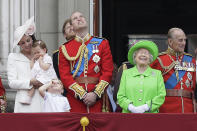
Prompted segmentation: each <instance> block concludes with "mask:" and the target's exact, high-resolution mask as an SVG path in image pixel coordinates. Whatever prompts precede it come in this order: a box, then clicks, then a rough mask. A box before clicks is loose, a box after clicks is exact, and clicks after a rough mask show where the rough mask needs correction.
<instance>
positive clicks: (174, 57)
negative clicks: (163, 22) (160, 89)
mask: <svg viewBox="0 0 197 131" xmlns="http://www.w3.org/2000/svg"><path fill="white" fill-rule="evenodd" d="M185 45H186V35H185V33H184V32H183V30H182V29H180V28H171V29H170V30H169V32H168V49H167V51H165V52H162V53H160V54H159V56H158V58H157V59H156V60H155V61H154V62H153V63H152V65H151V66H152V68H155V69H159V70H161V71H162V74H163V77H164V82H165V88H166V98H165V102H164V104H163V105H162V106H161V108H160V113H191V112H195V109H194V108H195V100H194V97H193V92H194V89H195V85H196V69H195V68H196V64H195V59H194V58H193V57H192V56H191V55H190V54H187V53H185V52H184V49H185Z"/></svg>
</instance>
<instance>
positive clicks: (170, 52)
mask: <svg viewBox="0 0 197 131" xmlns="http://www.w3.org/2000/svg"><path fill="white" fill-rule="evenodd" d="M167 53H168V54H169V55H171V56H181V55H183V53H180V52H175V51H174V50H173V49H172V48H170V47H169V46H168V49H167Z"/></svg>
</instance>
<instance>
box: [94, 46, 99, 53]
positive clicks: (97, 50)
mask: <svg viewBox="0 0 197 131" xmlns="http://www.w3.org/2000/svg"><path fill="white" fill-rule="evenodd" d="M95 47H96V53H99V49H98V45H96V46H95Z"/></svg>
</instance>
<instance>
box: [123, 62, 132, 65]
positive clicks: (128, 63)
mask: <svg viewBox="0 0 197 131" xmlns="http://www.w3.org/2000/svg"><path fill="white" fill-rule="evenodd" d="M123 64H130V63H129V62H128V61H124V62H122V65H123Z"/></svg>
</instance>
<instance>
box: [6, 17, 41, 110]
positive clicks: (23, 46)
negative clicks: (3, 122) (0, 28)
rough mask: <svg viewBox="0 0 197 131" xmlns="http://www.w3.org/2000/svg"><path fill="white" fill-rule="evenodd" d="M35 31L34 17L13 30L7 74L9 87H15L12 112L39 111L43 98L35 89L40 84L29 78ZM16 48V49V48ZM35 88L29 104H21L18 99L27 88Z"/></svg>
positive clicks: (20, 98)
mask: <svg viewBox="0 0 197 131" xmlns="http://www.w3.org/2000/svg"><path fill="white" fill-rule="evenodd" d="M34 33H35V24H34V17H32V18H30V19H29V20H27V21H26V22H25V24H24V25H22V26H20V27H18V28H17V29H16V30H15V32H14V44H13V51H12V52H15V53H10V54H9V56H8V64H7V74H8V84H9V86H10V88H12V89H16V90H17V93H16V98H15V107H14V112H15V113H17V112H23V113H27V112H41V111H42V104H43V98H42V97H41V96H40V94H39V91H38V90H37V89H38V88H39V87H40V86H41V85H42V84H41V83H40V82H39V81H37V80H36V79H32V78H31V68H30V62H31V59H32V55H31V48H32V44H33V39H32V38H33V37H32V36H33V34H34ZM17 49H18V50H17ZM31 88H36V91H35V94H34V96H33V97H32V102H31V104H29V105H27V104H23V103H21V102H20V101H21V100H22V99H23V98H24V97H25V96H24V95H25V94H27V93H25V92H27V91H28V90H29V89H31Z"/></svg>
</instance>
